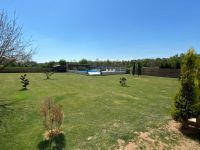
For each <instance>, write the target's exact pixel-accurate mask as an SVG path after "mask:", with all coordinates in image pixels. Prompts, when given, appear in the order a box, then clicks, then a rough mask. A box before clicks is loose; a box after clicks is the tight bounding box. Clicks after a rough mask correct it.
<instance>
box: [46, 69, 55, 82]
mask: <svg viewBox="0 0 200 150" xmlns="http://www.w3.org/2000/svg"><path fill="white" fill-rule="evenodd" d="M44 74H45V75H46V79H47V80H48V79H50V77H51V76H52V75H53V74H54V72H48V71H47V72H44Z"/></svg>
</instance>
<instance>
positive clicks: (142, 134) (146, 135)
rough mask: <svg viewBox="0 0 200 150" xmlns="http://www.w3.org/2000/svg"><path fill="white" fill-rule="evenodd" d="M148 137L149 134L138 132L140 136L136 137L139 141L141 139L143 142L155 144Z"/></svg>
mask: <svg viewBox="0 0 200 150" xmlns="http://www.w3.org/2000/svg"><path fill="white" fill-rule="evenodd" d="M149 135H150V133H149V132H140V134H139V136H138V137H139V138H140V139H143V140H145V141H147V142H149V143H152V144H153V143H154V142H155V140H153V139H152V138H150V137H149Z"/></svg>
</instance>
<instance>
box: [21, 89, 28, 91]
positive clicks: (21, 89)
mask: <svg viewBox="0 0 200 150" xmlns="http://www.w3.org/2000/svg"><path fill="white" fill-rule="evenodd" d="M28 90H29V89H20V90H19V91H28Z"/></svg>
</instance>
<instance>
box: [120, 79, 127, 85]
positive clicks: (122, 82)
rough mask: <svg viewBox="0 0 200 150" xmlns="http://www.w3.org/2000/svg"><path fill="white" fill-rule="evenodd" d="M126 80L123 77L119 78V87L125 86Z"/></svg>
mask: <svg viewBox="0 0 200 150" xmlns="http://www.w3.org/2000/svg"><path fill="white" fill-rule="evenodd" d="M126 81H127V79H126V78H125V77H122V78H120V80H119V83H120V85H121V86H126Z"/></svg>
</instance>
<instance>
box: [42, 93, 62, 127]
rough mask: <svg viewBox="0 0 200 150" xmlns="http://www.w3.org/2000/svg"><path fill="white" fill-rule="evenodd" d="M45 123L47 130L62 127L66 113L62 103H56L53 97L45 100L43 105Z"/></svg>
mask: <svg viewBox="0 0 200 150" xmlns="http://www.w3.org/2000/svg"><path fill="white" fill-rule="evenodd" d="M41 115H42V118H43V125H44V127H45V128H46V130H53V129H58V130H59V129H60V127H61V125H62V123H63V119H64V114H63V111H62V106H61V105H56V104H55V102H54V101H53V99H52V98H51V97H48V98H46V99H45V100H44V102H43V104H42V106H41Z"/></svg>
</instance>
